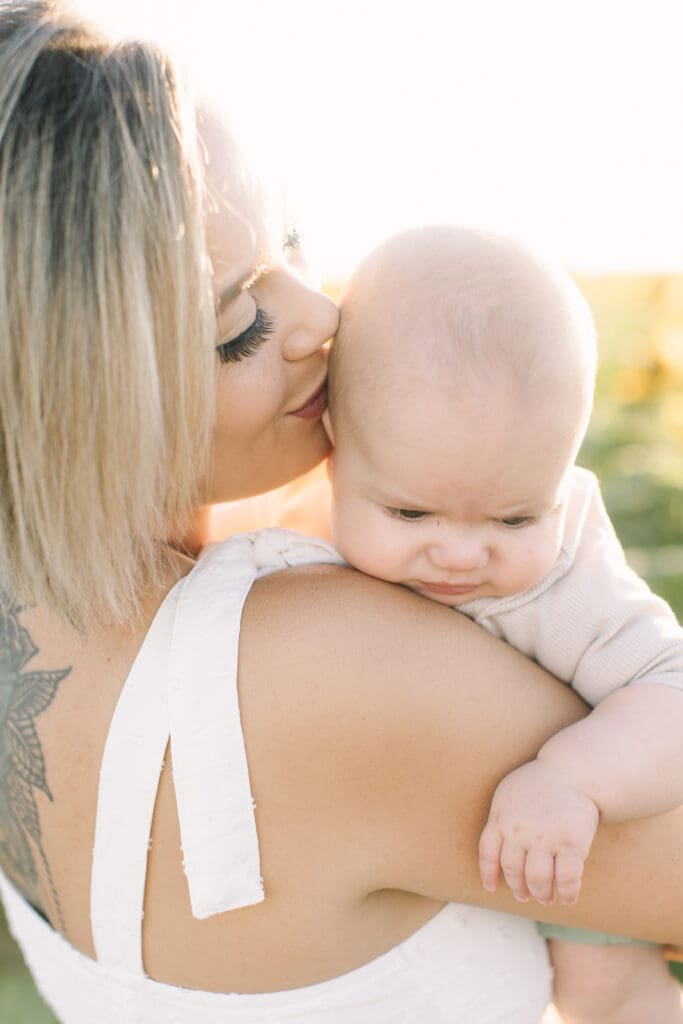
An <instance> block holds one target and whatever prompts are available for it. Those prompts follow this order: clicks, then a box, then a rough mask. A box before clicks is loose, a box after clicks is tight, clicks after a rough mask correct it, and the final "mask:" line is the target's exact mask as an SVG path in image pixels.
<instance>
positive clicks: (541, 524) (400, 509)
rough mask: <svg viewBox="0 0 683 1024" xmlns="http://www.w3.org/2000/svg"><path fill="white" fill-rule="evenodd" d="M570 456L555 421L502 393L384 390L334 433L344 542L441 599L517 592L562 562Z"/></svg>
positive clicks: (337, 513)
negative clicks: (460, 396) (461, 395)
mask: <svg viewBox="0 0 683 1024" xmlns="http://www.w3.org/2000/svg"><path fill="white" fill-rule="evenodd" d="M342 424H343V418H342ZM570 462H571V459H570V457H569V455H568V449H567V445H566V444H563V443H562V442H561V440H560V439H556V438H554V436H553V429H552V425H548V424H547V423H545V422H543V421H541V419H540V418H539V417H535V416H534V413H533V411H532V410H529V409H528V408H527V409H516V408H514V406H513V403H512V401H511V399H510V398H509V397H508V396H506V395H505V392H504V389H503V388H500V389H494V390H493V391H492V392H491V393H490V395H489V401H488V402H486V401H484V402H483V404H482V401H481V396H479V398H478V399H477V401H476V402H474V401H473V402H469V401H468V400H467V399H465V400H463V401H455V402H454V401H453V399H452V398H446V397H445V396H444V395H443V394H441V393H440V392H439V389H438V386H437V387H436V388H434V390H433V392H430V393H429V394H428V395H425V393H424V389H417V388H416V389H414V391H412V392H411V391H410V389H408V390H403V391H401V392H400V394H399V395H396V394H395V395H394V399H393V400H392V396H391V395H390V394H389V393H388V392H385V393H383V394H382V395H380V396H378V397H377V399H376V400H375V401H372V402H369V403H368V404H367V408H366V410H365V413H364V415H363V416H362V417H361V422H356V423H354V428H353V430H350V429H348V430H347V429H344V427H343V425H340V429H338V430H337V437H336V448H335V452H334V456H333V462H332V473H331V475H332V484H333V494H334V497H333V520H332V526H333V533H334V539H335V544H336V545H337V547H338V548H339V550H340V552H341V554H342V555H343V556H344V558H345V559H346V560H347V561H348V562H350V563H351V564H352V565H354V566H356V567H357V568H358V569H361V570H362V571H363V572H366V573H368V574H369V575H371V576H377V577H379V578H381V579H385V580H389V581H390V582H393V583H400V584H403V585H404V586H407V587H409V588H410V589H411V590H415V591H417V592H418V593H419V594H422V595H424V596H425V597H428V598H430V599H431V600H433V601H437V602H438V603H440V604H445V605H459V604H463V603H465V602H468V601H472V600H474V599H475V598H479V597H503V596H506V595H510V594H516V593H520V592H521V591H523V590H526V589H528V588H529V587H532V586H534V584H536V583H538V582H540V580H541V579H542V578H543V577H544V576H545V575H546V574H547V573H548V572H549V571H550V569H551V568H552V566H553V564H554V562H555V560H556V559H557V556H558V553H559V549H560V543H561V537H562V530H563V526H564V519H565V511H566V500H567V499H566V489H567V473H568V469H569V464H570Z"/></svg>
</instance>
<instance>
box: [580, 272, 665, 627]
mask: <svg viewBox="0 0 683 1024" xmlns="http://www.w3.org/2000/svg"><path fill="white" fill-rule="evenodd" d="M579 284H580V286H581V288H582V290H583V291H584V294H585V295H586V296H587V298H588V300H589V302H590V303H591V306H592V308H593V312H594V315H595V319H596V324H597V328H598V336H599V343H600V370H599V374H598V382H597V389H596V401H595V412H594V415H593V419H592V422H591V426H590V429H589V432H588V436H587V438H586V441H585V443H584V446H583V448H582V450H581V454H580V457H579V461H580V462H581V463H582V464H583V465H585V466H587V467H588V468H589V469H592V470H594V472H595V473H597V475H598V476H599V478H600V480H601V482H602V487H603V493H604V496H605V503H606V505H607V508H608V510H609V512H610V515H611V516H612V520H613V522H614V525H615V527H616V530H617V533H618V534H619V536H620V538H621V541H622V543H623V545H624V547H625V548H626V551H627V557H628V559H629V562H630V564H631V565H632V566H633V568H634V569H635V570H636V571H637V572H639V573H640V574H641V575H643V576H644V577H645V578H646V579H647V581H648V582H649V583H650V586H651V587H652V588H653V590H655V591H656V592H657V593H659V594H661V595H662V597H665V598H666V599H667V600H668V601H669V602H670V604H671V605H672V607H673V608H674V611H675V612H676V614H677V615H678V617H679V619H680V618H681V617H683V502H682V501H681V490H682V489H683V277H607V278H592V279H587V280H581V281H579Z"/></svg>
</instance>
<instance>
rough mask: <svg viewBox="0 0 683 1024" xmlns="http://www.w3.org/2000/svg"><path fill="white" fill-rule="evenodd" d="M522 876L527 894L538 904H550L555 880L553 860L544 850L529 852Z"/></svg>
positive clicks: (550, 854)
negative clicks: (524, 878)
mask: <svg viewBox="0 0 683 1024" xmlns="http://www.w3.org/2000/svg"><path fill="white" fill-rule="evenodd" d="M524 874H525V877H526V884H527V888H528V889H529V892H530V893H531V895H532V896H533V897H534V899H537V900H538V902H539V903H544V904H545V903H552V901H553V883H554V880H555V858H554V857H553V855H552V853H546V852H545V851H544V850H529V851H528V852H527V855H526V862H525V865H524Z"/></svg>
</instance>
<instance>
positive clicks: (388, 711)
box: [239, 566, 580, 899]
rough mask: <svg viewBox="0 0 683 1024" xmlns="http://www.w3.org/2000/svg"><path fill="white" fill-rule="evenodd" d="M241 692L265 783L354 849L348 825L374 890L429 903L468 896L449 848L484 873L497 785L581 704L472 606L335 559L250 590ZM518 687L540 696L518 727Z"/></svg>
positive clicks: (523, 693) (253, 754)
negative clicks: (463, 608)
mask: <svg viewBox="0 0 683 1024" xmlns="http://www.w3.org/2000/svg"><path fill="white" fill-rule="evenodd" d="M506 682H507V683H509V689H507V691H506V685H505V683H506ZM239 687H240V705H241V709H242V719H243V724H244V729H245V737H246V743H247V752H248V755H249V762H250V771H251V772H252V773H253V776H254V779H255V785H256V786H257V788H258V785H259V781H260V784H261V785H262V787H263V791H265V792H275V791H277V794H278V796H277V800H278V801H280V802H283V803H284V804H287V805H289V814H290V816H291V818H292V819H296V820H299V819H300V818H301V815H302V813H303V814H304V816H306V815H309V816H310V819H311V821H315V822H316V823H317V827H318V828H319V829H324V830H325V833H326V835H327V836H328V837H330V839H331V840H333V842H332V845H334V843H335V842H336V843H337V844H338V845H340V846H341V847H343V848H344V849H348V842H346V841H344V839H343V835H342V833H346V832H348V830H349V828H350V827H352V828H353V830H354V831H355V834H356V836H357V837H358V839H359V843H358V844H357V847H356V848H357V849H359V850H362V851H363V855H362V857H363V863H362V864H360V863H358V864H356V865H354V868H356V869H357V870H359V871H360V870H361V869H362V870H364V871H365V872H366V878H365V884H366V885H367V886H368V890H370V889H372V888H373V887H374V888H392V887H393V888H405V889H409V890H411V891H415V892H420V893H421V894H423V895H426V896H431V897H433V898H435V899H455V898H458V897H460V898H463V899H464V898H465V896H466V894H467V892H466V888H464V887H462V885H461V886H460V887H459V886H458V882H457V879H456V875H457V873H458V871H459V874H460V879H461V881H462V879H463V878H464V877H465V875H466V872H465V871H464V870H463V868H462V864H460V865H458V858H457V856H455V851H456V850H457V849H460V850H461V851H463V852H464V850H465V847H466V846H468V844H470V843H471V853H472V856H471V857H470V854H469V851H468V852H467V859H468V864H469V868H472V869H473V870H474V869H476V857H475V856H474V854H475V852H476V839H477V835H478V831H477V830H478V829H479V828H480V827H481V825H483V820H482V821H481V822H479V818H480V817H481V815H483V814H484V812H485V810H486V807H487V806H488V800H489V799H490V795H491V792H492V788H491V787H492V785H493V784H495V782H496V781H498V779H500V778H501V777H502V775H504V774H505V773H506V772H507V771H509V770H510V769H511V768H512V767H514V766H515V764H518V763H520V762H521V761H524V760H527V759H529V758H530V757H533V756H534V755H535V753H536V751H537V749H538V747H539V746H540V745H541V743H542V742H543V741H544V739H545V736H546V735H547V734H548V732H549V731H551V730H552V729H553V728H555V729H556V728H559V727H561V726H562V725H564V724H566V723H567V722H568V721H570V720H573V718H574V717H575V716H576V715H577V714H578V713H580V712H579V710H578V707H579V705H578V702H577V701H576V699H575V698H574V697H573V695H572V694H567V693H566V691H565V690H564V689H563V690H558V689H557V684H556V683H555V682H554V681H552V680H551V679H549V677H547V676H546V675H545V673H543V671H542V670H541V669H539V668H538V667H537V666H534V665H532V664H530V663H529V662H528V661H526V659H524V658H523V657H522V656H521V655H520V654H519V653H518V652H516V651H514V650H513V649H512V648H510V647H507V646H506V645H505V644H503V643H501V642H500V641H497V640H495V639H494V638H492V637H490V636H488V635H487V634H486V633H484V632H483V631H482V630H481V629H480V628H479V627H477V626H476V625H474V624H473V623H472V622H470V621H469V620H468V619H466V618H465V617H464V616H462V615H460V614H459V613H457V612H455V611H452V610H451V609H448V608H445V607H443V606H440V605H437V604H434V603H432V602H429V601H427V600H425V599H423V598H421V597H419V596H418V595H416V594H414V593H412V592H410V591H407V590H404V589H402V588H399V587H395V586H393V585H391V584H387V583H383V582H381V581H378V580H374V579H370V578H368V577H366V576H363V575H362V574H360V573H358V572H356V571H354V570H351V569H347V568H343V567H338V566H306V567H302V568H297V569H295V570H286V571H284V572H281V573H276V574H273V575H271V576H268V577H266V578H263V579H261V580H260V581H259V582H258V583H257V584H256V585H255V587H254V588H253V590H252V593H251V595H250V597H249V599H248V601H247V604H246V607H245V614H244V618H243V625H242V634H241V639H240V668H239ZM475 695H476V699H473V698H474V697H475ZM520 697H521V699H522V701H524V700H528V701H530V702H531V701H532V700H533V701H535V703H536V711H535V713H534V715H533V716H530V717H529V719H528V721H527V722H526V724H524V725H523V726H521V727H520V725H519V723H518V722H516V721H515V719H514V716H513V715H512V714H511V708H512V707H513V706H514V705H515V703H519V701H520ZM495 733H498V734H499V738H498V740H497V742H496V744H495V745H492V744H491V742H490V740H491V735H492V734H495ZM483 750H486V751H487V761H486V762H484V763H482V758H481V755H480V754H479V755H478V756H477V754H476V753H475V752H477V751H479V752H481V751H483ZM256 799H257V803H258V802H259V794H258V793H257V794H256ZM465 818H468V819H469V821H468V824H467V825H465ZM428 849H431V850H432V851H433V853H432V856H431V868H430V870H426V869H425V860H426V853H427V850H428ZM370 850H374V851H375V853H376V860H375V861H374V862H373V856H372V855H371V854H370V852H369V851H370ZM388 851H391V852H388ZM469 868H468V870H469ZM430 871H431V874H430ZM473 877H474V876H473V875H472V878H473Z"/></svg>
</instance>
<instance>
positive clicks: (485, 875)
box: [479, 825, 503, 892]
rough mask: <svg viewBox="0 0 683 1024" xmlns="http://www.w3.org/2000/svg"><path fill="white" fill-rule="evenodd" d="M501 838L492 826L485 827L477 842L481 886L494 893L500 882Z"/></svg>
mask: <svg viewBox="0 0 683 1024" xmlns="http://www.w3.org/2000/svg"><path fill="white" fill-rule="evenodd" d="M502 846H503V837H502V835H501V834H500V832H499V830H498V829H497V828H496V827H495V826H494V825H486V827H485V828H484V831H483V832H482V834H481V838H480V840H479V874H480V876H481V884H482V885H483V886H484V888H485V889H487V890H488V891H489V892H495V891H496V889H497V888H498V883H499V882H500V851H501V849H502Z"/></svg>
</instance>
